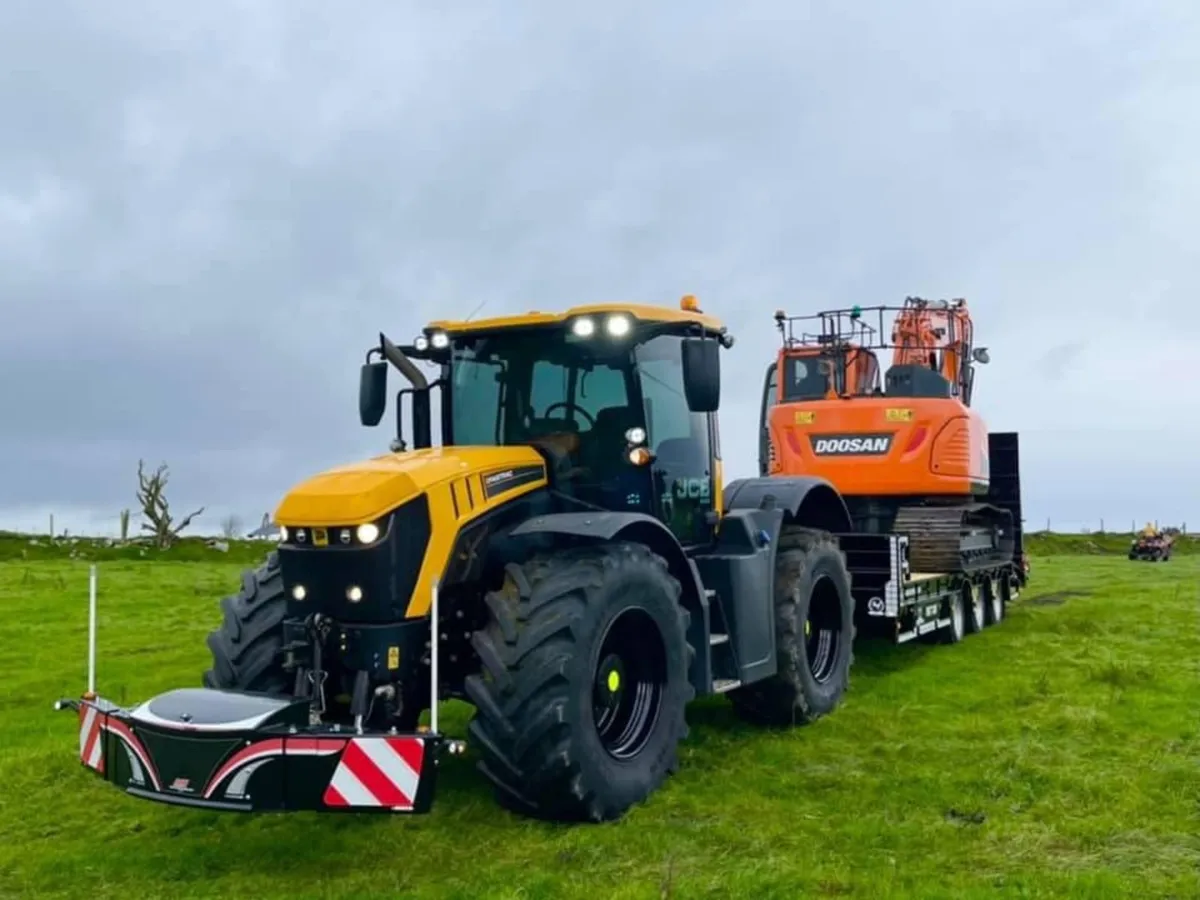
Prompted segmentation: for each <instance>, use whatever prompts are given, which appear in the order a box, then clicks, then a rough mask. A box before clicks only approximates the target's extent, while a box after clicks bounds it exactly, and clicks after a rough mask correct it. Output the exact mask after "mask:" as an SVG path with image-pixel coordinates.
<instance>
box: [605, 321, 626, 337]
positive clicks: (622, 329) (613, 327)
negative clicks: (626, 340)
mask: <svg viewBox="0 0 1200 900" xmlns="http://www.w3.org/2000/svg"><path fill="white" fill-rule="evenodd" d="M604 328H605V330H606V331H607V332H608V333H609V334H610V335H612V336H613V337H625V335H627V334H629V317H628V316H609V317H608V321H607V322H605V323H604Z"/></svg>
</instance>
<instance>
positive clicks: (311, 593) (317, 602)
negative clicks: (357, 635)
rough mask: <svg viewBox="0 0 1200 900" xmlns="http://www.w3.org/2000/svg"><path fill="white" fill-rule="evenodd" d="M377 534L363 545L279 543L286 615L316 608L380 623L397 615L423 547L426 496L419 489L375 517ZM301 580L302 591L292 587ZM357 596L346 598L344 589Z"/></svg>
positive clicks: (417, 570) (409, 594) (414, 581)
mask: <svg viewBox="0 0 1200 900" xmlns="http://www.w3.org/2000/svg"><path fill="white" fill-rule="evenodd" d="M381 525H382V527H383V537H381V538H380V540H379V542H378V543H376V544H373V545H371V546H369V547H337V548H336V549H335V548H333V547H311V546H309V547H302V546H297V545H288V544H285V545H281V546H280V548H279V564H280V569H281V570H282V573H283V580H284V584H285V585H286V586H287V591H288V616H289V617H297V618H304V617H305V616H307V615H308V614H310V613H313V612H321V613H323V614H324V615H327V616H331V617H333V618H334V619H337V620H338V621H341V622H359V623H382V622H395V621H397V620H400V619H403V618H404V614H405V611H406V610H407V609H408V604H409V601H410V600H411V599H412V593H413V589H414V588H415V587H416V584H417V578H418V576H419V575H420V572H421V565H422V564H423V563H424V561H425V553H426V551H427V550H428V547H429V539H430V532H431V521H430V517H429V500H428V498H427V497H426V496H425V495H424V494H422V495H421V496H419V497H416V498H415V499H413V500H410V501H408V502H407V503H405V504H403V505H402V506H400V507H397V508H396V509H395V510H394V511H393V512H392V513H391V514H390V515H388V516H385V517H384V518H383V520H381ZM296 585H303V586H304V591H305V596H304V599H303V600H296V599H294V597H293V595H292V593H291V592H292V590H293V589H294V588H295V586H296ZM350 587H357V588H359V589H360V590H361V591H362V599H361V600H360V601H358V602H357V603H352V602H351V601H350V600H349V598H348V597H347V590H348V589H349V588H350Z"/></svg>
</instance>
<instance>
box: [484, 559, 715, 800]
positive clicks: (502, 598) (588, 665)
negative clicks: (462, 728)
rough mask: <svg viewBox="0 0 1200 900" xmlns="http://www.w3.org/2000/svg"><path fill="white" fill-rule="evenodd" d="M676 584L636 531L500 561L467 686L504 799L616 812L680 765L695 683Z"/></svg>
mask: <svg viewBox="0 0 1200 900" xmlns="http://www.w3.org/2000/svg"><path fill="white" fill-rule="evenodd" d="M681 593H682V589H681V586H680V583H679V581H678V580H676V579H675V578H674V577H672V575H671V574H670V573H669V572H668V570H667V564H666V561H665V560H663V559H662V558H661V557H660V556H658V555H656V554H654V553H652V552H651V551H650V550H649V549H648V548H647V547H645V546H643V545H641V544H633V543H611V544H603V545H598V546H590V547H580V548H574V549H570V550H565V551H562V552H559V553H553V554H549V555H543V556H539V557H535V558H534V559H532V560H530V561H528V562H526V563H525V564H523V565H517V564H510V565H509V566H508V567H507V568H506V578H505V581H504V584H503V586H502V587H501V588H500V589H499V590H496V591H492V592H490V593H488V595H487V596H486V598H485V602H486V605H487V608H488V610H489V622H488V624H487V625H486V626H485V627H484V628H483V629H482V630H480V631H477V632H476V633H475V634H474V636H473V637H472V641H471V643H472V646H473V647H474V649H475V651H476V653H478V655H479V659H480V663H481V665H480V672H479V674H473V675H470V676H468V678H467V679H466V683H465V686H464V691H465V693H466V697H467V699H468V701H469V702H471V703H472V704H474V706H475V715H474V717H473V719H472V720H471V723H470V725H469V726H468V732H467V743H468V745H469V746H471V747H472V749H473V750H475V751H477V752H478V753H479V755H480V757H481V759H480V762H479V765H478V767H479V771H480V772H481V773H482V774H483V775H484V777H485V778H487V779H488V781H490V782H491V783H492V786H493V788H494V790H495V793H496V798H497V800H498V801H499V803H500V804H501V805H502V806H503V807H505V808H507V809H509V810H511V811H513V812H517V813H521V814H523V815H527V816H530V817H533V818H539V819H549V820H555V821H590V822H602V821H608V820H612V819H617V818H620V817H621V816H622V815H623V814H624V813H625V812H626V811H627V810H628V809H629V808H630V807H632V806H634V805H635V804H637V803H640V802H642V801H644V800H645V799H646V798H647V797H649V796H650V795H651V794H652V793H653V792H654V791H655V790H657V789H658V788H659V787H660V786H661V785H662V783H663V782H664V781H665V780H666V778H667V776H668V775H670V774H672V773H674V772H675V771H676V769H677V768H678V765H679V763H678V749H677V748H678V745H679V743H680V742H681V741H682V740H683V739H684V738H686V737H687V733H688V729H687V723H686V719H685V709H686V706H687V704H688V702H689V701H690V700H691V699H692V698H693V697H694V696H695V691H694V689H693V688H692V685H691V683H690V682H689V680H688V669H689V667H690V665H691V662H692V657H693V656H694V651H693V649H692V647H691V646H690V645H689V644H688V641H687V627H688V622H689V615H688V613H687V611H686V610H684V609H683V607H682V606H681V605H680V595H681ZM613 635H616V636H618V637H612V636H613ZM621 637H623V639H624V642H623V643H622V640H621V639H620V638H621ZM610 640H612V641H613V643H612V644H611V645H610V644H609V641H610ZM625 645H628V648H627V650H626V652H625V653H624V654H622V653H621V652H620V650H619V649H618V648H620V647H622V646H625ZM610 646H611V648H612V649H609V648H610ZM602 651H603V652H602ZM614 673H617V674H614ZM626 678H627V682H626V681H625V679H626ZM622 687H625V688H626V689H627V690H626V691H625V692H624V693H622V692H621V688H622ZM625 700H628V701H629V704H628V705H629V707H630V711H629V712H628V713H627V714H626V715H627V716H628V718H627V719H625V718H624V717H623V715H622V714H621V713H620V712H619V710H620V707H621V703H622V702H623V701H625ZM606 703H610V704H614V706H612V707H609V706H605V704H606ZM598 704H599V705H598ZM610 708H612V709H615V710H616V711H614V712H613V713H612V716H611V717H606V715H607V710H608V709H610ZM598 710H600V711H598ZM614 726H615V727H614ZM610 729H612V730H613V731H615V732H616V735H617V736H616V738H615V739H614V740H612V741H610V740H608V737H609V734H608V732H609V730H610Z"/></svg>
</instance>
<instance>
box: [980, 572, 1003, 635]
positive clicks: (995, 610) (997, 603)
mask: <svg viewBox="0 0 1200 900" xmlns="http://www.w3.org/2000/svg"><path fill="white" fill-rule="evenodd" d="M984 590H985V592H986V593H985V598H986V600H987V612H988V624H989V625H996V624H998V623H1000V622H1002V621H1004V614H1005V612H1006V610H1005V608H1004V607H1005V601H1006V600H1007V597H1005V593H1006V591H1005V590H1004V583H1003V582H1002V581H1001V580H1000V579H999V578H993V579H991V580H989V581H988V582H987V583H985V584H984Z"/></svg>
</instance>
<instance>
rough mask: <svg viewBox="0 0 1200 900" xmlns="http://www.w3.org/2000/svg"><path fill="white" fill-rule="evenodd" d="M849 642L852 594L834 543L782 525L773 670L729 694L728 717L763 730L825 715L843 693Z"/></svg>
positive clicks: (820, 535)
mask: <svg viewBox="0 0 1200 900" xmlns="http://www.w3.org/2000/svg"><path fill="white" fill-rule="evenodd" d="M814 598H816V603H817V604H818V605H817V608H815V609H814ZM814 616H815V618H816V619H817V621H816V622H815V623H813V617H814ZM811 624H815V625H816V626H817V628H818V630H819V634H818V635H817V640H816V643H815V645H814V644H813V643H812V642H811V641H810V637H811V635H810V632H809V630H808V626H810V625H811ZM854 637H855V625H854V595H853V594H852V593H851V592H850V572H849V570H848V569H847V567H846V557H845V554H843V553H842V551H841V549H840V548H839V546H838V543H837V539H836V538H834V537H833V536H832V535H831V534H828V533H826V532H823V531H816V530H813V529H808V528H799V527H795V526H785V527H784V530H783V532H782V533H781V534H780V536H779V551H778V555H777V557H776V564H775V641H776V659H777V660H778V666H779V670H778V672H777V673H776V674H775V675H772V676H770V677H769V678H766V679H764V680H762V681H757V682H754V683H753V684H748V685H745V686H744V687H740V688H737V689H736V690H733V691H731V692H730V693H729V694H728V697H729V700H730V702H731V703H732V704H733V708H734V711H735V712H736V713H737V714H738V715H739V716H740V717H741V718H742V719H744V720H746V721H748V722H751V723H753V724H756V725H765V726H770V727H778V726H783V727H786V726H790V725H805V724H808V723H809V722H812V721H815V720H816V719H818V718H820V717H821V716H823V715H826V714H827V713H830V712H832V711H833V710H834V709H836V708H837V706H838V705H839V704H840V703H841V700H842V696H843V695H844V694H845V692H846V690H847V688H848V687H849V683H850V668H851V666H852V665H853V664H854ZM814 669H816V671H814Z"/></svg>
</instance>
